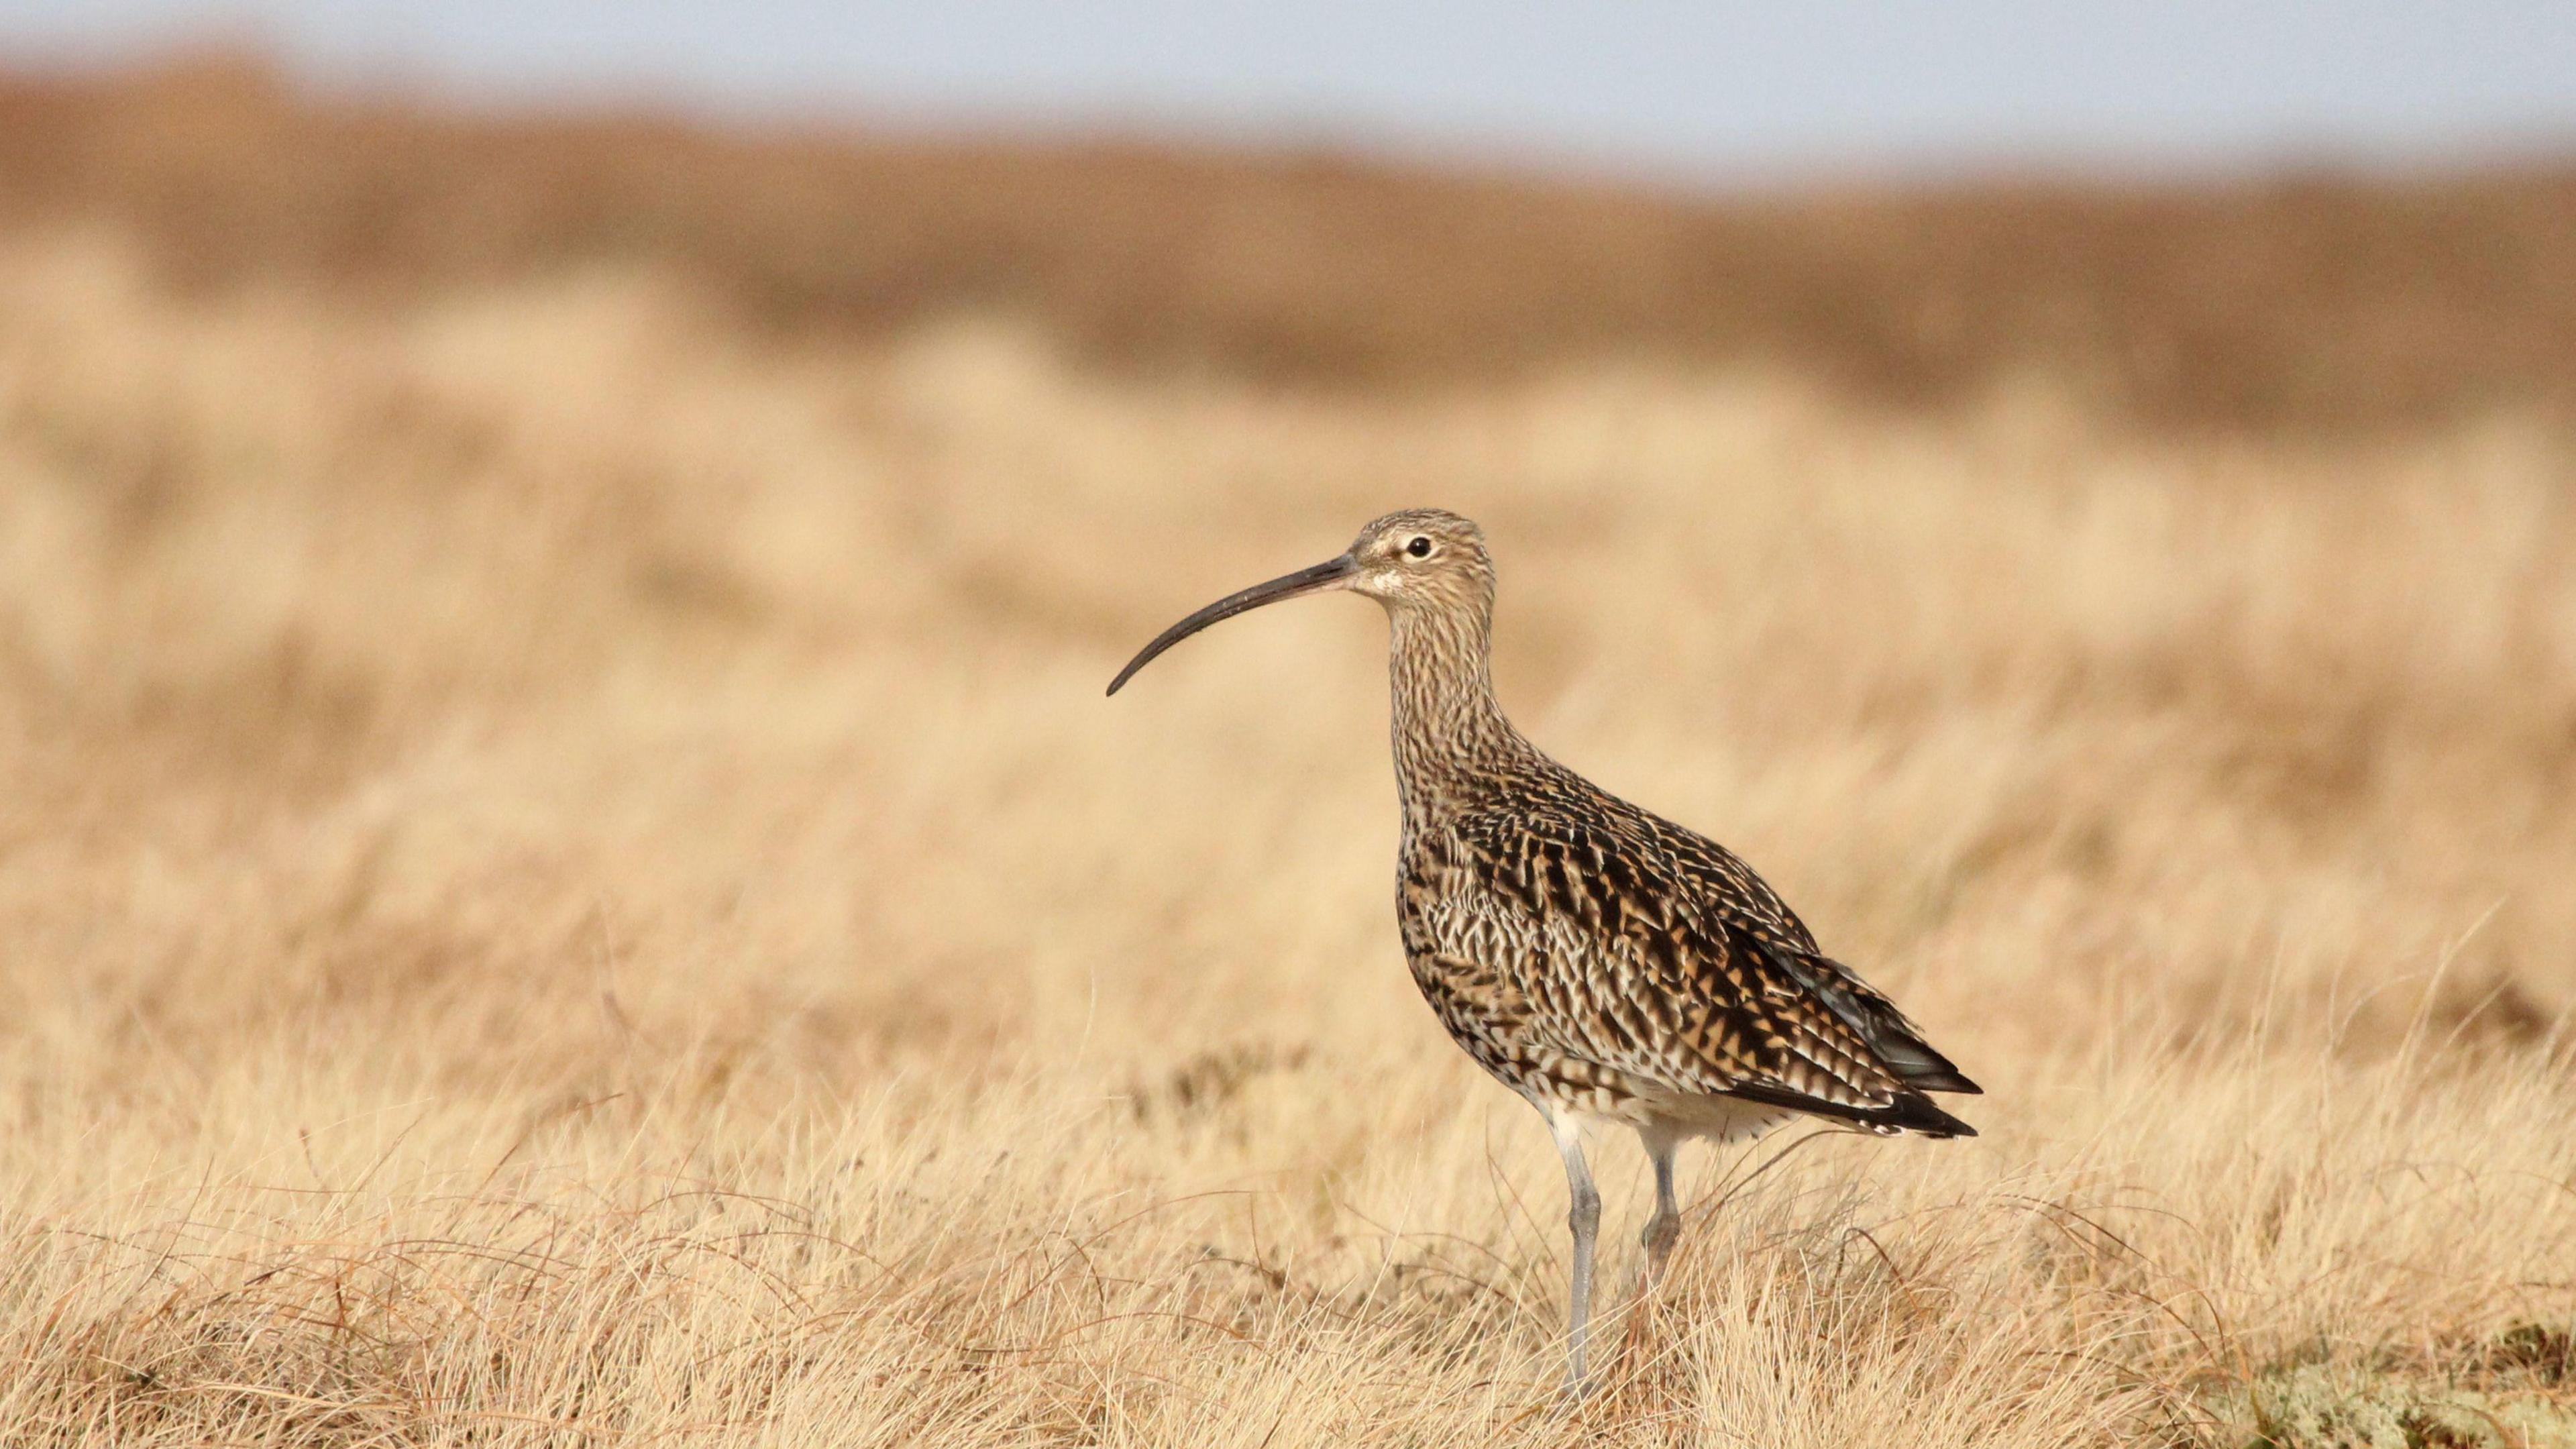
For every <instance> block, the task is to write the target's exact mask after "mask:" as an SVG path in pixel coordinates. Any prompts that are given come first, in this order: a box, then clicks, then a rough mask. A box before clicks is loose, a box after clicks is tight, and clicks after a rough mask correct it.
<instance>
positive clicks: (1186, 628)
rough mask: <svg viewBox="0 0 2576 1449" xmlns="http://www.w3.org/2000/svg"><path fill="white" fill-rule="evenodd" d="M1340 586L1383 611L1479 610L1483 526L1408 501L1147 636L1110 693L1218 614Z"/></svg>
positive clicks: (1489, 564) (1484, 563)
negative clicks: (1327, 553) (1295, 566)
mask: <svg viewBox="0 0 2576 1449" xmlns="http://www.w3.org/2000/svg"><path fill="white" fill-rule="evenodd" d="M1326 589H1345V590H1348V591H1350V592H1351V593H1355V594H1366V595H1368V596H1369V597H1370V598H1372V599H1375V600H1377V601H1378V602H1379V603H1381V604H1383V605H1385V606H1386V608H1387V612H1389V613H1391V614H1394V613H1403V612H1405V611H1408V610H1428V611H1433V612H1452V611H1455V612H1460V613H1480V612H1482V611H1484V610H1488V609H1491V608H1492V606H1493V601H1494V563H1493V559H1492V557H1491V556H1490V555H1488V554H1487V553H1486V552H1485V532H1484V530H1483V529H1480V528H1478V527H1477V526H1476V525H1475V523H1474V522H1473V521H1471V520H1469V519H1466V518H1462V517H1460V516H1459V515H1457V514H1455V513H1451V512H1449V511H1448V510H1446V509H1441V508H1408V509H1405V510H1404V511H1403V512H1400V513H1390V514H1388V515H1386V516H1385V517H1384V518H1380V519H1377V520H1375V521H1374V522H1372V523H1370V524H1369V526H1368V527H1366V528H1363V529H1361V530H1360V536H1359V537H1358V538H1356V539H1353V540H1352V541H1351V546H1350V547H1349V548H1348V549H1346V550H1344V551H1343V552H1342V554H1341V555H1340V556H1339V557H1336V558H1330V559H1326V560H1325V561H1324V562H1322V563H1319V564H1316V565H1315V566H1314V567H1312V568H1303V569H1299V570H1298V571H1297V572H1295V573H1293V574H1283V575H1281V576H1280V577H1278V578H1275V579H1272V580H1271V581H1270V582H1268V583H1266V584H1254V585H1253V586H1252V587H1251V588H1248V589H1245V590H1243V591H1241V592H1240V593H1233V594H1228V595H1226V596H1225V597H1224V598H1222V599H1219V600H1217V601H1216V602H1215V603H1213V604H1210V605H1208V606H1207V607H1206V608H1204V609H1201V610H1199V611H1198V612H1197V613H1195V614H1192V615H1190V616H1189V617H1188V618H1186V619H1183V620H1182V621H1181V622H1179V623H1177V624H1174V625H1173V626H1172V627H1170V628H1169V629H1166V630H1164V631H1163V632H1162V633H1161V634H1158V635H1156V636H1155V638H1154V642H1153V643H1151V644H1148V645H1146V646H1145V647H1144V648H1143V649H1141V650H1139V651H1137V654H1136V657H1135V658H1133V659H1131V660H1129V661H1127V667H1126V668H1124V669H1122V670H1119V671H1118V677H1117V678H1116V679H1113V680H1111V681H1110V682H1109V692H1110V693H1111V694H1116V693H1117V692H1118V687H1119V686H1120V685H1122V684H1125V683H1126V682H1127V681H1128V679H1129V678H1130V677H1131V676H1133V675H1134V674H1135V673H1136V671H1137V670H1139V669H1142V668H1144V667H1145V666H1146V665H1147V664H1149V663H1152V662H1153V659H1154V656H1156V655H1158V654H1160V653H1162V652H1163V651H1164V650H1166V649H1169V648H1171V647H1172V646H1173V645H1175V644H1178V643H1180V642H1181V641H1182V640H1184V639H1186V638H1188V637H1190V636H1191V635H1192V634H1195V633H1197V632H1198V631H1200V630H1201V629H1204V628H1206V627H1207V626H1208V625H1210V624H1213V623H1215V622H1217V621H1218V620H1220V619H1231V618H1233V617H1234V616H1235V615H1237V614H1240V613H1243V612H1244V611H1246V610H1248V609H1257V608H1260V607H1261V606H1262V605H1264V604H1275V603H1277V602H1278V601H1280V600H1281V599H1293V598H1295V597H1297V596H1298V595H1300V594H1313V593H1320V592H1322V591H1324V590H1326Z"/></svg>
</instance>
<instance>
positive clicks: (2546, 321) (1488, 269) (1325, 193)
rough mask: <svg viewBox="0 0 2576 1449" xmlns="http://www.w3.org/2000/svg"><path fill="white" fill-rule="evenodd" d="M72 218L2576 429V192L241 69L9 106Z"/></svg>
mask: <svg viewBox="0 0 2576 1449" xmlns="http://www.w3.org/2000/svg"><path fill="white" fill-rule="evenodd" d="M66 225H68V226H74V227H81V226H94V227H101V228H107V229H112V230H114V231H116V232H118V233H121V234H123V235H125V236H127V237H129V238H131V239H132V240H133V241H134V242H135V243H136V244H139V245H140V246H142V247H143V248H144V249H145V250H146V251H147V252H148V254H149V260H150V262H151V265H152V267H153V269H154V271H155V272H156V273H157V274H158V275H159V276H161V277H163V278H165V279H166V280H167V281H168V282H170V283H172V284H174V285H177V286H180V287H184V288H189V289H201V290H203V289H235V288H244V287H257V286H261V285H264V284H269V283H273V282H288V283H304V282H311V281H316V280H320V281H326V282H328V283H331V284H334V285H336V286H338V287H340V288H343V289H345V290H346V291H347V292H348V293H349V294H350V295H351V296H353V297H372V298H375V299H377V300H380V301H389V300H399V299H405V298H413V297H417V296H418V295H420V294H422V293H425V292H433V291H436V290H438V289H443V288H456V287H468V286H476V285H483V284H489V283H493V282H496V281H508V280H514V279H524V278H527V277H529V276H530V275H532V274H545V273H552V272H559V271H563V270H567V269H576V268H580V267H582V266H584V265H585V264H590V263H595V262H602V261H608V262H616V263H624V264H633V263H638V262H641V263H645V264H649V265H653V266H659V267H666V268H669V269H670V270H672V271H674V272H676V273H680V274H683V275H684V276H685V277H686V278H687V279H689V280H690V281H692V282H694V283H697V284H700V289H702V290H703V291H704V293H705V294H706V295H708V296H709V297H711V298H714V299H716V300H717V301H718V302H719V304H720V305H723V306H726V307H729V308H731V309H733V310H734V311H736V312H737V313H738V314H739V316H740V317H741V318H743V319H745V320H747V321H750V322H752V323H754V324H757V325H759V326H761V327H764V328H769V329H778V330H783V331H788V332H792V333H805V334H811V333H821V334H829V335H844V336H846V335H850V334H863V335H875V334H882V333H886V332H888V331H890V330H894V329H901V328H905V327H908V326H912V325H915V324H918V323H921V322H923V321H925V320H931V319H935V318H937V317H940V316H943V315H948V314H953V313H958V312H961V311H964V312H975V311H1005V312H1011V313H1016V314H1024V315H1027V316H1031V317H1034V318H1037V319H1040V320H1042V321H1043V322H1044V323H1045V324H1046V325H1047V326H1048V327H1049V328H1051V329H1052V330H1054V331H1056V332H1057V333H1059V334H1060V335H1061V336H1062V337H1063V338H1064V339H1066V340H1067V341H1069V342H1070V343H1072V344H1073V345H1074V346H1075V347H1076V348H1077V349H1078V350H1079V351H1080V352H1081V353H1083V354H1085V355H1087V356H1090V357H1092V358H1094V359H1095V360H1101V361H1107V362H1111V363H1115V364H1117V365H1119V366H1122V367H1125V368H1129V369H1141V370H1147V371H1158V370H1166V369H1175V368H1177V369H1185V370H1192V371H1211V370H1212V371H1216V372H1219V373H1222V374H1226V375H1234V376H1243V377H1252V378H1261V379H1273V380H1283V381H1291V382H1297V383H1309V384H1311V383H1326V384H1339V383H1351V382H1364V383H1368V384H1373V385H1386V384H1412V383H1423V382H1441V381H1451V380H1462V379H1463V380H1490V379H1492V378H1494V377H1496V376H1498V375H1504V374H1521V373H1526V372H1528V371H1530V370H1532V369H1534V368H1540V367H1545V366H1552V365H1556V364H1559V363H1563V362H1566V361H1569V360H1581V359H1584V358H1588V357H1593V356H1597V355H1600V354H1604V353H1642V354H1649V355H1659V356H1664V357H1674V358H1682V359H1689V360H1695V361H1705V362H1714V363H1719V364H1734V363H1747V362H1750V363H1756V364H1775V365H1784V366H1785V367H1787V368H1788V369H1790V370H1793V371H1796V372H1799V373H1802V374H1805V375H1808V376H1810V377H1813V378H1817V379H1820V380H1822V381H1824V382H1826V383H1828V384H1829V385H1831V386H1834V387H1836V388H1838V389H1841V390H1843V391H1845V392H1847V393H1848V394H1851V395H1854V396H1856V397H1857V398H1859V399H1861V400H1865V401H1873V402H1894V403H1898V404H1903V405H1915V404H1922V403H1932V402H1941V401H1945V400H1955V399H1958V398H1961V397H1965V396H1972V395H1974V394H1975V393H1977V392H1979V391H1980V390H1983V389H1986V388H1989V387H1990V386H1992V385H1994V384H1996V383H1998V382H1999V381H2004V380H2008V379H2010V378H2012V377H2015V376H2017V375H2021V374H2026V373H2030V372H2045V373H2048V374H2051V375H2053V376H2055V377H2057V378H2059V379H2061V380H2063V381H2065V382H2067V383H2069V384H2071V385H2072V386H2073V387H2074V388H2075V389H2076V390H2078V391H2079V392H2083V393H2087V394H2091V395H2093V397H2094V398H2095V400H2096V401H2098V402H2099V403H2101V404H2103V405H2104V406H2106V407H2107V408H2110V409H2113V410H2116V411H2118V412H2122V413H2125V414H2127V415H2129V416H2131V417H2133V418H2136V419H2138V420H2141V421H2144V422H2147V423H2150V424H2156V425H2182V426H2189V427H2218V428H2256V429H2269V428H2277V427H2286V428H2295V429H2301V430H2320V431H2326V432H2334V431H2342V430H2350V429H2356V428H2360V429H2379V428H2382V427H2387V426H2409V425H2418V424H2427V423H2439V422H2444V421H2448V420H2456V419H2459V418H2462V417H2466V416H2471V415H2476V414H2480V413H2483V412H2485V411H2488V410H2490V409H2494V408H2498V407H2527V406H2534V405H2537V406H2543V407H2547V408H2549V409H2552V410H2562V409H2566V408H2568V407H2570V406H2571V405H2576V161H2570V162H2564V163H2560V164H2555V165H2548V166H2535V167H2531V168H2527V169H2524V170H2521V171H2517V172H2499V173H2495V174H2489V175H2482V176H2461V177H2439V178H2419V179H2402V180H2400V179H2370V180H2363V179H2355V178H2351V177H2336V176H2324V175H2319V176H2311V177H2305V178H2295V179H2277V180H2270V181H2263V182H2244V183H2231V184H2210V185H2199V186H2182V185H2176V186H2171V187H2161V188H2158V187H2125V188H2111V187H2094V186H2083V185H2075V184H2060V183H2051V184H2038V183H2030V184H2014V183H2003V182H1996V183H1989V184H1978V185H1960V186H1953V187H1947V188H1939V189H1924V190H1917V191H1875V192H1817V193H1812V194H1783V195H1774V196H1766V197H1759V198H1740V199H1731V200H1693V199H1688V198H1684V197H1680V196H1675V195H1668V194H1657V193H1654V192H1650V191H1645V190H1637V189H1619V188H1615V187H1610V186H1604V185H1597V184H1589V183H1578V182H1572V181H1557V180H1546V179H1540V178H1535V177H1528V176H1511V175H1505V174H1500V173H1494V174H1482V175H1474V174H1461V173H1437V172H1429V171H1421V170H1409V169H1405V168H1402V167H1399V166H1394V165H1387V164H1379V163H1374V162H1364V161H1359V160H1355V159H1351V158H1347V157H1339V156H1328V155H1296V154H1280V155H1257V154H1241V153H1221V152H1205V151H1191V150H1185V149H1178V148H1173V147H1166V146H1148V145H1142V144H1119V143H1107V142H1103V143H1097V144H1074V143H1045V144H1041V143H1021V142H1003V141H990V142H973V143H969V142H957V141H945V140H943V141H931V140H919V139H905V140H888V139H881V138H880V139H870V138H868V137H865V136H842V135H825V134H821V133H814V134H786V133H779V134H771V135H751V134H740V133H727V132H722V131H719V130H715V129H710V128H706V127H700V126H691V125H686V124H681V123H678V122H675V121H671V120H668V119H661V118H655V117H651V116H645V115H632V116H625V117H598V116H580V117H572V116H517V117H467V116H463V115H457V114H448V113H444V112H441V111H437V110H434V109H424V108H421V107H419V106H415V105H409V104H401V103H392V102H377V101H357V100H345V99H320V98H316V97H314V96H311V95H306V94H300V93H298V92H297V91H296V90H295V89H293V88H292V87H291V86H289V85H287V84H285V83H284V82H283V81H281V80H280V79H279V78H278V77H277V76H276V75H275V74H273V73H272V72H270V71H268V70H265V69H263V68H262V67H261V66H260V65H259V64H257V63H255V62H247V61H240V60H225V59H216V60H209V61H196V62H190V63H187V64H182V65H174V66H170V67H166V68H163V69H158V70H153V71H147V72H136V73H131V74H127V75H122V76H109V77H103V78H101V77H91V78H64V77H50V78H48V77H37V76H29V75H17V76H0V231H11V232H18V231H26V230H30V229H36V228H60V227H63V226H66Z"/></svg>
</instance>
